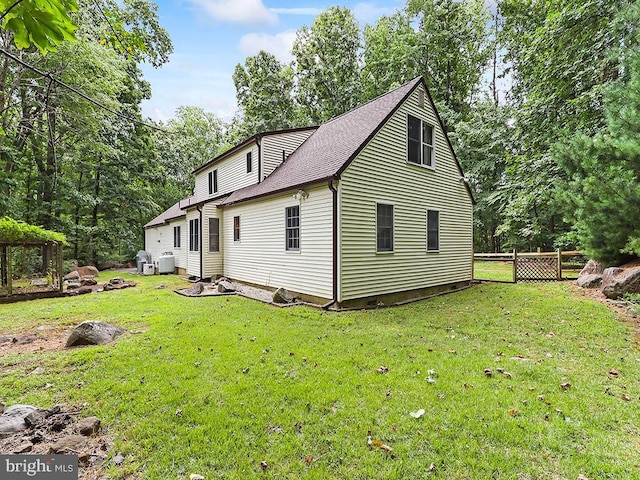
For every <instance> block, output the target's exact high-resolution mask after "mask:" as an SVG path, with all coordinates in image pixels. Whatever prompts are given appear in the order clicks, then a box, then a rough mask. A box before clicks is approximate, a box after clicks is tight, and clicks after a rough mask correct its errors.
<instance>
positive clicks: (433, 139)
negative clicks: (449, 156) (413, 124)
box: [407, 113, 436, 170]
mask: <svg viewBox="0 0 640 480" xmlns="http://www.w3.org/2000/svg"><path fill="white" fill-rule="evenodd" d="M411 118H413V119H415V120H418V121H419V122H420V128H419V132H420V151H419V152H420V159H419V160H420V161H419V162H413V161H411V160H410V154H409V152H410V145H411V141H412V139H410V138H409V122H410V121H411ZM426 127H428V128H430V129H431V143H427V142H426V140H425V128H426ZM413 141H415V139H414V140H413ZM427 149H429V150H428V151H430V152H431V158H430V160H431V162H430V163H427V162H426V161H425V154H424V152H425V150H427ZM407 163H409V164H410V165H418V166H421V167H425V168H429V169H431V170H435V168H436V127H435V125H432V124H431V123H429V122H426V121H424V120H423V119H421V118H420V117H417V116H415V115H411V114H410V113H409V114H407Z"/></svg>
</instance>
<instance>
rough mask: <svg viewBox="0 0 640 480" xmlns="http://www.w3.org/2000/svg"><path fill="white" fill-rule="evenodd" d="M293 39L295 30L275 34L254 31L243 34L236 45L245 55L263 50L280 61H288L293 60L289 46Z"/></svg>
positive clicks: (291, 44)
mask: <svg viewBox="0 0 640 480" xmlns="http://www.w3.org/2000/svg"><path fill="white" fill-rule="evenodd" d="M295 39H296V31H295V30H286V31H284V32H280V33H276V34H275V35H269V34H266V33H255V32H254V33H247V34H246V35H243V36H242V38H241V39H240V44H239V46H238V47H239V49H240V51H241V52H242V53H244V54H245V55H247V56H248V55H255V54H256V53H258V52H259V51H260V50H264V51H266V52H269V53H272V54H273V55H275V57H276V58H277V59H278V60H280V61H281V62H285V63H288V62H290V61H291V60H293V56H292V55H291V47H292V46H293V42H294V40H295Z"/></svg>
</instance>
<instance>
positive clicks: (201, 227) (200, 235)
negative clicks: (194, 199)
mask: <svg viewBox="0 0 640 480" xmlns="http://www.w3.org/2000/svg"><path fill="white" fill-rule="evenodd" d="M196 210H198V214H199V215H200V218H199V220H198V223H199V225H200V226H199V227H198V228H199V230H200V231H199V232H198V237H199V240H200V245H198V250H200V281H202V272H203V270H202V242H203V240H202V237H203V236H204V235H203V232H204V225H202V205H198V206H197V207H196Z"/></svg>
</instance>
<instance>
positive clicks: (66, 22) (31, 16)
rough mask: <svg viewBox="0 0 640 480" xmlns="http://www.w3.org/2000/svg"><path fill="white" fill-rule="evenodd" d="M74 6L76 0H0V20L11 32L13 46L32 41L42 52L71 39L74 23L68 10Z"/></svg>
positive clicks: (74, 7) (49, 50)
mask: <svg viewBox="0 0 640 480" xmlns="http://www.w3.org/2000/svg"><path fill="white" fill-rule="evenodd" d="M77 10H78V3H77V2H76V0H47V1H42V0H19V1H16V0H0V22H2V24H1V25H2V28H4V29H7V30H9V31H11V32H13V40H14V42H15V45H16V47H18V48H20V49H22V48H29V47H30V46H31V44H34V45H35V46H36V47H38V50H40V52H42V54H43V55H46V54H47V52H55V51H56V48H57V46H59V45H60V44H61V43H62V42H63V41H65V40H75V35H74V33H73V32H74V31H75V30H76V28H77V27H76V25H75V23H74V22H73V20H72V19H71V18H70V16H69V13H70V12H75V11H77Z"/></svg>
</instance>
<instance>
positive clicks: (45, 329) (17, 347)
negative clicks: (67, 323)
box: [0, 325, 74, 355]
mask: <svg viewBox="0 0 640 480" xmlns="http://www.w3.org/2000/svg"><path fill="white" fill-rule="evenodd" d="M73 328H74V327H63V326H57V327H55V326H51V325H42V326H40V327H38V328H37V329H36V331H35V332H23V333H16V334H12V335H0V355H9V354H16V353H17V354H22V353H33V352H51V351H54V350H62V349H63V348H64V346H65V343H66V342H67V338H68V337H69V335H70V334H71V332H72V331H73Z"/></svg>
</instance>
